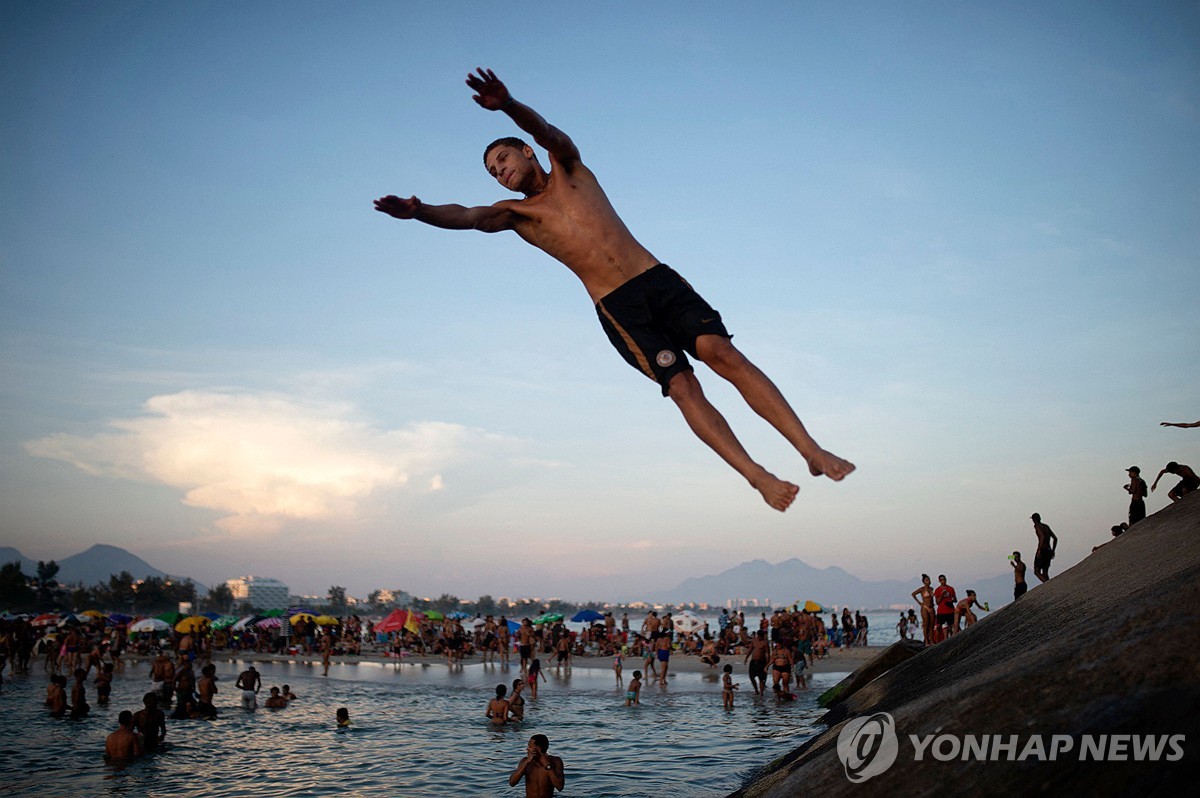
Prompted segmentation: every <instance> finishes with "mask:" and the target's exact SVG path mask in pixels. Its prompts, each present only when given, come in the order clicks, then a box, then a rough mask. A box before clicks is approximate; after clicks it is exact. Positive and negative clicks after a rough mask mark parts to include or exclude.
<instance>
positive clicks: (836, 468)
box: [805, 449, 856, 482]
mask: <svg viewBox="0 0 1200 798" xmlns="http://www.w3.org/2000/svg"><path fill="white" fill-rule="evenodd" d="M805 459H806V460H807V461H808V471H809V473H810V474H812V475H813V476H814V477H819V476H821V475H822V474H824V475H825V476H827V477H829V478H830V479H832V480H833V481H834V482H841V481H842V480H843V479H845V478H846V477H847V476H849V475H850V473H851V472H852V471H854V469H855V468H856V466H855V465H854V463H851V462H850V461H849V460H843V459H842V458H840V457H838V456H837V455H836V454H833V453H832V452H827V451H825V450H824V449H818V450H817V453H816V454H814V455H812V456H811V457H806V458H805Z"/></svg>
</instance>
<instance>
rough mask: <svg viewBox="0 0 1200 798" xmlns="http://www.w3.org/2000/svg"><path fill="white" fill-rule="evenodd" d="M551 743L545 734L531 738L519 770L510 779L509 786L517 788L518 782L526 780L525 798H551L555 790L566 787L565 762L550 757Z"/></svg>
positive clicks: (518, 765) (518, 767) (519, 764)
mask: <svg viewBox="0 0 1200 798" xmlns="http://www.w3.org/2000/svg"><path fill="white" fill-rule="evenodd" d="M549 750H550V741H549V740H548V739H546V735H544V734H535V735H533V736H532V737H530V738H529V744H528V745H527V746H526V747H525V756H524V757H522V758H521V761H520V762H519V763H517V769H516V770H514V771H513V772H512V775H510V776H509V777H508V786H509V787H516V786H517V782H519V781H520V780H521V779H525V798H551V796H553V795H554V791H555V790H560V791H561V790H562V789H563V787H564V786H566V775H565V774H564V773H563V761H562V760H561V759H559V758H558V757H556V756H549V755H548V754H547V753H546V752H547V751H549Z"/></svg>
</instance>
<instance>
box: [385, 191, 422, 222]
mask: <svg viewBox="0 0 1200 798" xmlns="http://www.w3.org/2000/svg"><path fill="white" fill-rule="evenodd" d="M419 207H421V201H420V200H419V199H417V198H416V197H409V198H408V199H400V198H399V197H396V196H393V195H392V194H388V195H387V196H386V197H380V198H379V199H377V200H375V210H377V211H379V212H380V213H386V214H387V215H388V216H394V217H395V218H397V219H412V218H414V217H415V216H416V215H417V208H419Z"/></svg>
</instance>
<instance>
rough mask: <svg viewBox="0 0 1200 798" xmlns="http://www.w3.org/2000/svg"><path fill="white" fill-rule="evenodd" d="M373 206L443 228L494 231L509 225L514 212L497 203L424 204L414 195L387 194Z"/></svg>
mask: <svg viewBox="0 0 1200 798" xmlns="http://www.w3.org/2000/svg"><path fill="white" fill-rule="evenodd" d="M375 210H377V211H379V212H380V213H386V214H387V215H388V216H391V217H394V218H396V219H416V220H417V221H418V222H424V223H425V224H430V225H433V226H434V227H441V228H444V229H446V230H481V231H483V232H485V233H498V232H500V231H501V230H511V229H513V225H514V221H515V219H516V214H514V213H513V212H512V211H510V210H507V209H505V208H503V207H499V206H497V205H481V206H477V207H474V208H467V207H465V206H463V205H426V204H425V203H424V202H421V201H420V200H419V199H417V198H416V197H409V198H408V199H401V198H400V197H396V196H393V195H391V194H389V195H388V196H386V197H380V198H379V199H377V200H375Z"/></svg>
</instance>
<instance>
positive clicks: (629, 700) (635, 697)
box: [625, 671, 642, 707]
mask: <svg viewBox="0 0 1200 798" xmlns="http://www.w3.org/2000/svg"><path fill="white" fill-rule="evenodd" d="M641 694H642V672H641V671H634V672H633V678H632V679H630V680H629V689H628V690H626V691H625V706H627V707H628V706H632V705H633V704H640V703H642V702H641V700H640V698H641Z"/></svg>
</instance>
